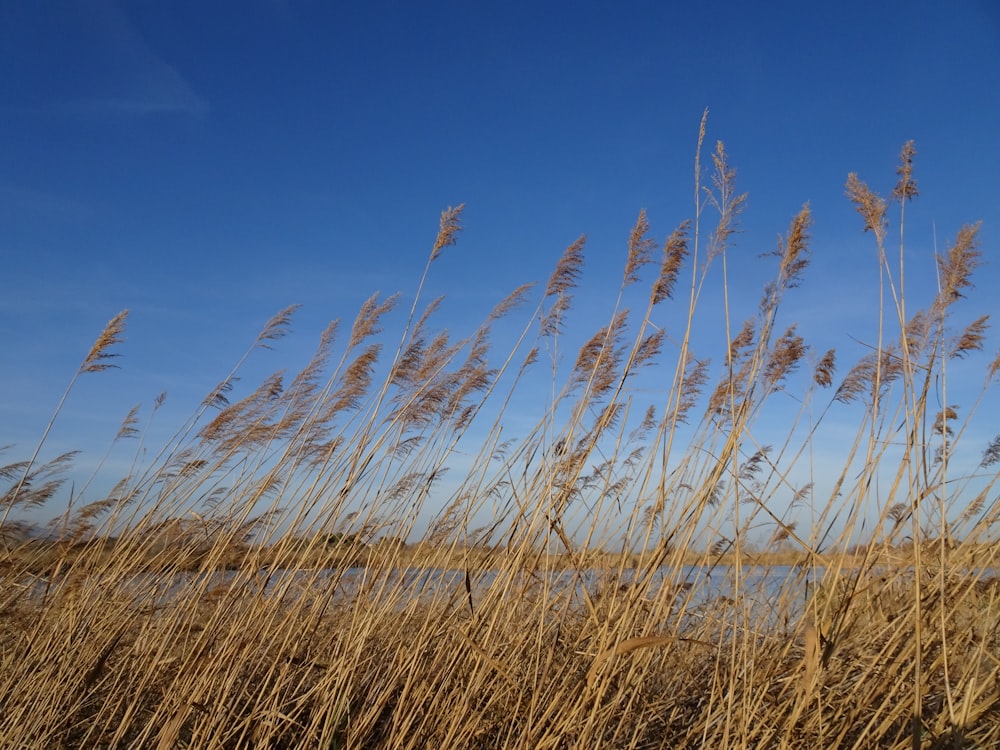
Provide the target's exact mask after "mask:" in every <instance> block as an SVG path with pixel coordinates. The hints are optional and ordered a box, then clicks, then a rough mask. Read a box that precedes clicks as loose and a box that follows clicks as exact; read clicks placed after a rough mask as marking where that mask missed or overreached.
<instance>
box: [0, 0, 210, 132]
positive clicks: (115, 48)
mask: <svg viewBox="0 0 1000 750" xmlns="http://www.w3.org/2000/svg"><path fill="white" fill-rule="evenodd" d="M63 11H64V15H66V16H69V18H66V17H56V18H53V17H51V16H50V15H49V14H47V13H46V12H44V11H42V12H38V13H36V14H27V15H28V18H27V20H26V19H25V18H22V19H21V22H22V23H25V22H26V23H27V24H28V26H29V27H30V28H29V29H28V30H27V31H28V32H30V35H31V36H32V37H33V38H34V40H35V42H34V43H35V44H38V45H39V46H40V47H42V48H44V47H46V46H49V47H53V48H56V47H58V48H60V49H61V52H60V56H61V57H62V58H64V59H65V65H66V66H74V65H75V69H74V70H72V71H70V70H68V69H65V68H64V69H63V70H61V71H60V70H58V69H45V68H44V63H41V62H34V63H33V62H32V61H31V60H30V59H27V60H21V61H20V62H21V63H23V64H24V65H26V66H27V68H28V70H29V71H30V70H31V69H33V68H37V71H36V72H38V77H37V79H36V83H35V86H36V90H35V91H33V92H32V99H33V100H34V101H33V103H32V104H31V105H29V106H23V105H22V106H19V104H18V103H16V102H7V104H8V107H9V108H12V109H14V110H16V111H34V112H48V113H56V114H61V115H83V116H87V117H104V116H108V117H137V116H150V115H162V114H168V115H170V114H173V115H185V116H194V117H200V116H204V115H205V114H206V113H207V112H208V110H209V104H208V101H207V100H206V99H205V98H204V97H203V96H201V95H200V94H199V93H198V92H197V91H195V89H194V88H193V87H192V86H191V84H190V83H189V82H188V81H187V80H186V79H185V78H184V76H183V75H182V74H181V72H180V71H179V70H178V69H177V68H176V67H175V66H174V65H173V64H171V63H170V62H169V61H168V60H167V59H166V57H164V56H163V55H162V54H161V53H160V52H158V51H157V50H155V49H154V48H153V47H152V46H151V45H150V43H149V42H148V41H147V40H146V38H145V37H144V36H143V34H142V32H141V31H140V30H139V28H138V27H137V26H136V25H135V24H134V23H133V22H132V21H131V20H130V19H129V17H128V16H127V15H126V14H125V12H124V11H123V9H122V8H121V7H120V6H119V4H118V3H116V2H114V1H113V0H99V1H98V2H92V3H82V2H81V3H78V4H74V3H71V4H70V5H69V7H64V8H63ZM67 27H68V28H71V29H72V32H71V33H70V34H69V35H67V32H66V28H67ZM29 52H30V54H31V55H34V54H37V50H31V51H29V50H27V48H24V49H22V50H21V52H20V54H19V56H20V57H27V56H28V55H29ZM74 57H75V58H76V60H75V61H74V60H73V58H74ZM53 73H55V75H52V74H53ZM70 86H71V87H72V88H71V89H70V88H69V87H70Z"/></svg>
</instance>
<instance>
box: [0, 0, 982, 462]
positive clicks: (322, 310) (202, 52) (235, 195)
mask: <svg viewBox="0 0 1000 750" xmlns="http://www.w3.org/2000/svg"><path fill="white" fill-rule="evenodd" d="M0 71H2V75H0V144H2V145H0V257H2V258H3V279H4V285H3V286H4V294H3V295H2V297H0V335H2V337H3V340H4V347H3V349H4V354H3V355H2V357H0V384H2V389H0V394H2V395H0V426H2V434H0V444H7V443H15V444H16V445H17V448H16V449H15V450H14V451H13V452H10V451H9V452H8V453H7V454H4V456H3V457H2V458H8V459H10V460H13V459H14V458H22V457H24V455H25V454H28V453H30V449H31V448H32V447H33V445H34V444H35V442H36V441H37V440H38V438H39V436H40V435H41V431H42V429H43V428H44V425H45V422H46V420H47V418H48V415H49V414H50V413H51V410H52V408H53V407H54V406H55V403H56V402H57V400H58V397H59V395H60V394H61V392H62V389H63V387H64V386H65V384H66V382H67V381H68V379H69V378H70V377H71V375H72V373H73V372H74V371H75V369H76V368H77V366H78V365H79V363H80V360H81V358H82V357H83V355H84V354H85V353H86V351H87V350H88V349H89V347H90V345H91V343H92V342H93V340H94V338H95V337H96V335H97V334H98V333H99V332H100V330H101V328H102V327H103V325H104V324H105V323H106V322H107V320H108V319H109V318H111V317H112V316H113V315H114V314H115V313H117V312H118V311H119V310H121V309H124V308H129V309H130V310H131V317H130V320H129V327H128V336H127V342H126V344H125V345H124V346H122V347H120V348H119V350H118V351H119V352H120V353H121V354H122V358H121V360H120V362H119V364H120V365H121V366H122V369H121V370H120V371H113V372H110V373H104V374H101V375H99V376H96V377H95V376H89V377H88V378H86V379H85V382H82V383H81V386H80V388H79V390H78V391H77V392H76V393H75V394H74V396H73V397H72V398H71V400H70V402H69V404H68V405H67V409H66V414H65V419H64V420H63V421H62V422H61V423H60V424H59V426H58V427H57V429H56V431H55V432H54V433H53V436H52V447H51V453H55V452H57V451H59V450H63V449H70V448H83V449H84V450H85V451H86V455H88V456H91V457H95V458H96V457H99V455H100V454H101V453H103V449H104V447H105V445H106V444H107V442H108V440H109V439H110V438H111V437H112V436H113V435H114V433H115V431H116V430H117V427H118V424H119V423H120V420H121V418H122V416H124V414H125V412H126V411H127V410H128V409H129V408H130V407H131V406H132V405H133V404H135V403H139V402H142V403H144V404H145V405H146V412H145V413H148V407H149V405H150V403H151V401H152V399H153V398H154V397H155V396H156V395H157V394H158V393H160V392H161V391H167V392H168V404H169V405H170V407H171V408H172V409H175V410H176V412H175V413H174V418H176V419H178V420H179V419H180V418H181V417H183V416H186V415H187V414H188V413H190V411H192V409H193V408H194V405H196V404H197V403H198V401H199V400H200V399H201V398H202V397H203V396H204V395H205V393H206V392H207V391H208V390H209V389H210V388H211V387H212V386H213V385H214V384H215V383H216V382H217V381H218V380H219V379H220V378H221V377H223V376H224V375H225V374H226V373H227V372H228V371H229V368H230V366H231V365H232V364H233V363H234V362H235V361H236V359H237V358H238V357H239V355H240V354H241V353H242V352H243V350H244V349H245V348H246V347H247V345H248V344H249V343H250V342H251V341H252V340H253V337H254V336H255V335H256V333H257V331H258V330H259V328H260V326H261V325H262V324H263V322H264V321H266V320H267V318H268V317H270V315H271V314H273V313H274V312H276V311H277V310H279V309H281V308H283V307H285V306H286V305H289V304H292V303H301V304H302V305H303V306H304V307H303V308H302V310H301V313H300V315H299V317H298V318H297V322H296V325H295V330H296V335H295V336H294V338H292V339H289V340H287V341H284V342H282V343H281V344H280V347H279V349H278V351H277V352H274V353H268V354H269V356H270V355H271V354H273V356H271V357H270V359H265V360H264V361H263V362H262V364H261V371H270V370H272V369H277V368H278V367H288V368H289V370H293V371H294V369H295V368H296V367H298V366H301V365H302V364H304V361H305V358H306V357H307V356H308V353H309V352H310V351H311V350H312V348H313V346H314V343H315V340H316V337H317V336H318V334H319V331H320V330H321V329H322V328H323V326H324V325H325V323H326V322H327V321H328V320H329V319H331V318H337V317H339V318H344V319H345V320H347V321H350V320H351V319H352V318H353V316H354V313H355V312H356V310H357V307H358V305H359V304H360V302H361V301H362V300H364V299H365V298H366V297H368V296H369V295H370V294H371V293H372V292H374V291H376V290H381V291H383V292H385V293H391V292H395V291H401V292H403V293H404V294H408V293H412V291H413V290H414V288H415V285H416V281H417V279H418V278H419V274H420V272H421V271H422V269H423V265H424V262H425V259H426V256H427V252H428V249H429V247H430V245H431V244H432V242H433V239H434V235H435V233H436V230H437V221H438V215H439V213H440V211H441V210H442V209H443V208H445V207H447V206H450V205H455V204H458V203H461V202H464V203H465V204H466V205H467V209H466V213H465V215H464V219H463V223H464V225H465V230H464V231H463V233H462V234H461V236H460V242H459V245H458V247H456V248H450V249H449V250H448V252H447V253H446V255H445V256H444V257H442V259H441V261H440V262H439V263H438V264H437V265H436V268H435V269H434V272H433V278H432V282H431V289H430V291H429V294H431V295H433V294H436V293H446V294H447V295H448V298H447V300H446V302H445V305H444V307H443V309H442V321H443V322H444V323H445V324H448V325H450V326H454V329H455V333H456V334H461V333H465V332H468V325H469V321H471V320H478V319H479V318H481V316H482V315H483V314H485V313H486V312H487V311H488V310H489V309H490V307H491V306H492V304H493V303H494V302H496V301H497V300H499V299H500V298H502V297H503V296H504V295H505V294H506V293H507V291H509V290H510V289H512V288H513V287H514V286H516V285H517V284H519V283H521V282H523V281H531V280H539V281H544V280H545V279H546V278H547V276H548V274H549V272H550V270H551V268H552V266H553V264H554V263H555V261H556V260H557V259H558V257H559V255H560V253H561V252H562V250H563V248H564V247H565V246H566V245H567V244H569V243H570V242H571V241H573V240H574V239H575V238H576V237H577V236H579V235H580V234H586V235H587V236H588V238H589V244H588V248H589V255H588V259H587V265H586V270H585V281H584V287H583V289H582V290H581V293H580V297H579V298H578V305H579V306H580V307H581V309H582V312H581V313H580V315H579V317H578V318H577V320H578V321H579V323H580V324H581V326H582V328H581V333H580V335H589V333H590V332H591V331H592V330H593V328H594V327H596V326H598V325H600V324H602V323H603V322H605V321H606V319H607V315H608V313H609V311H610V308H611V305H612V304H613V301H614V300H613V295H614V291H615V286H616V283H617V279H618V278H619V277H620V270H621V267H622V263H623V259H624V251H625V243H626V241H627V237H628V231H629V229H630V228H631V225H632V224H633V223H634V221H635V218H636V215H637V213H638V211H639V209H640V208H645V209H646V210H647V211H648V213H649V219H650V221H651V223H652V230H653V235H654V236H655V237H657V238H658V239H660V240H662V239H663V238H664V237H665V236H666V235H667V234H668V233H669V232H670V230H672V229H673V227H674V226H675V225H676V224H678V223H679V222H680V221H681V220H682V219H684V218H687V217H689V216H690V215H691V213H692V164H693V156H694V146H695V139H696V134H697V128H698V123H699V120H700V118H701V115H702V112H703V110H704V109H705V108H708V109H709V110H710V119H709V134H708V142H709V143H710V144H711V143H714V141H715V139H722V140H724V141H725V143H726V145H727V149H728V151H729V153H730V155H731V158H732V162H733V164H734V165H735V166H736V167H737V170H738V180H739V185H740V187H741V189H743V190H746V191H748V192H749V202H748V207H747V213H746V214H745V217H744V220H743V232H742V233H741V234H740V235H739V236H738V237H737V238H736V247H735V248H734V250H733V253H732V256H731V257H732V263H733V264H734V265H733V270H734V271H735V273H736V278H737V279H739V280H740V282H741V283H742V282H743V281H744V280H745V282H746V284H745V289H737V295H739V293H740V292H741V291H744V292H745V300H748V301H749V304H750V305H752V304H753V302H755V301H756V299H757V298H758V297H759V289H760V284H761V283H762V282H763V280H764V279H765V278H766V277H767V274H766V266H764V265H762V262H761V261H760V260H759V258H758V256H759V255H760V253H763V252H767V251H770V250H771V249H773V247H774V244H775V238H776V236H777V234H778V233H779V232H784V231H785V229H786V228H787V225H788V222H789V220H790V219H791V217H792V216H793V215H794V214H795V213H796V212H797V211H798V209H799V208H800V207H801V206H802V204H803V203H804V202H806V201H809V202H810V204H811V207H812V210H813V214H814V221H815V225H814V228H813V242H812V248H813V252H814V263H813V267H812V268H811V269H810V272H809V275H808V276H807V281H806V284H805V285H804V287H803V289H802V290H799V293H798V295H797V296H796V297H795V298H794V301H793V302H790V303H789V304H790V305H792V306H793V308H792V312H791V314H792V315H793V316H794V317H795V319H798V320H800V321H801V326H802V332H803V333H804V334H805V335H806V336H807V338H808V339H810V340H814V341H817V342H819V343H817V346H823V347H830V346H833V347H838V348H841V347H845V346H850V342H851V339H850V338H849V337H850V336H852V335H853V336H857V337H859V338H865V337H867V336H869V335H870V334H871V331H872V326H871V324H870V315H871V310H872V309H873V308H872V306H871V304H872V299H871V293H872V290H873V288H874V286H873V284H874V281H875V279H876V277H877V267H876V265H875V258H874V249H873V244H872V242H871V237H870V235H869V236H865V235H864V234H863V233H862V232H861V222H860V219H859V217H858V216H857V214H856V213H855V212H854V210H853V208H852V207H851V206H850V205H849V203H848V202H847V200H846V199H845V198H844V189H843V186H844V181H845V178H846V176H847V174H848V172H851V171H856V172H858V173H860V175H861V176H862V178H863V179H866V180H868V181H869V182H870V184H871V185H872V187H874V188H875V189H877V190H879V191H880V192H883V193H887V192H888V191H889V190H890V189H891V187H892V185H893V183H894V180H895V174H894V169H895V166H896V157H897V154H898V152H899V148H900V146H901V145H902V144H903V143H904V142H905V141H906V140H908V139H914V140H915V141H916V146H917V149H918V157H917V166H916V169H917V172H916V176H917V179H918V182H919V187H920V190H921V196H920V197H919V198H918V199H917V201H916V202H915V203H914V204H913V208H912V211H911V213H910V214H909V217H910V218H909V222H910V223H909V242H908V246H909V248H910V250H911V252H912V256H911V261H910V273H911V274H912V276H911V281H910V283H911V288H912V289H913V291H914V296H915V298H916V299H917V301H918V302H922V301H923V300H925V299H929V297H927V296H924V295H923V294H922V293H926V294H930V293H932V291H933V285H934V276H933V268H934V266H933V260H932V253H933V247H934V237H935V228H936V235H937V241H938V243H939V246H940V247H941V248H942V249H943V248H944V247H946V246H947V244H948V243H949V242H950V240H951V239H952V238H953V237H954V235H955V232H956V231H957V230H958V228H959V227H960V226H961V224H962V223H963V222H971V221H976V220H979V219H982V220H983V221H984V228H983V231H982V235H981V237H982V246H983V250H984V254H985V259H986V260H987V262H989V263H990V265H988V266H987V267H986V268H985V270H984V271H983V272H982V273H981V274H980V275H979V277H978V284H977V288H976V289H975V290H973V291H972V292H971V293H970V303H969V304H968V307H967V309H968V312H969V315H970V316H973V317H974V316H975V315H979V314H981V312H989V311H990V308H991V307H992V306H993V305H994V300H995V299H996V298H995V290H996V289H997V288H998V287H1000V283H998V282H1000V264H997V263H996V262H995V260H994V259H995V257H996V247H997V243H998V242H1000V193H998V188H997V185H998V181H997V176H998V175H1000V143H998V140H997V133H998V132H1000V126H998V123H1000V96H998V94H997V92H998V91H1000V5H998V4H997V3H995V2H992V1H991V0H982V2H975V1H968V2H954V3H941V2H928V1H927V0H907V1H905V2H903V1H898V0H892V1H888V0H887V1H885V2H871V0H866V1H864V2H859V1H857V0H843V1H841V2H828V3H808V2H768V3H735V2H734V3H694V2H688V3H666V2H647V3H618V4H612V3H592V2H578V3H549V2H531V3H527V2H524V3H519V2H498V3H476V2H471V3H470V2H462V3H459V2H454V3H443V2H424V3H413V2H380V1H378V0H373V1H372V2H361V3H352V4H346V3H334V2H321V1H319V0H240V2H204V0H198V1H197V2H191V1H187V0H172V1H171V2H139V1H138V0H137V1H135V2H113V1H112V0H94V1H93V2H83V1H82V0H81V1H79V2H74V1H72V0H65V1H56V0H54V1H53V2H31V1H30V0H13V1H12V2H5V3H3V4H2V5H0ZM859 274H860V275H859ZM607 279H612V280H613V281H614V283H611V284H609V285H608V287H607V288H606V289H602V288H601V286H600V284H601V281H602V280H607ZM859 279H861V280H860V281H859ZM750 311H751V308H749V307H745V308H743V311H741V312H739V313H737V317H738V319H739V320H742V318H743V317H746V315H747V314H749V312H750ZM591 313H592V314H591ZM463 326H466V328H464V329H463ZM584 328H585V329H586V330H583V329H584ZM723 343H724V342H723ZM996 343H997V338H996V336H995V335H991V338H990V345H989V346H988V348H987V353H988V354H989V355H990V356H992V354H993V353H995V351H996ZM720 348H721V347H720V345H719V344H718V343H712V344H705V346H704V353H705V355H711V356H713V357H716V356H717V354H718V353H719V350H720ZM845 364H846V362H845ZM981 366H982V363H979V364H977V368H981ZM980 371H981V369H977V373H978V372H980ZM840 374H841V375H842V374H843V371H841V373H840ZM977 377H978V375H977ZM168 421H169V420H168Z"/></svg>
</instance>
